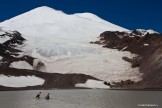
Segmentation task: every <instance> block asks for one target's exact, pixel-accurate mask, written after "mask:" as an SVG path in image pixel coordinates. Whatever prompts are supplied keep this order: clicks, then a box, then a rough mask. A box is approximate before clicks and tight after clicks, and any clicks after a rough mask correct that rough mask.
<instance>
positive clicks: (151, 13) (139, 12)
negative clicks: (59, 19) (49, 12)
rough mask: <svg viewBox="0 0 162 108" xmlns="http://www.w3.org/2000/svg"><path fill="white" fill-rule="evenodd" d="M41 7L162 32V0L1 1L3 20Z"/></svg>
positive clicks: (128, 27)
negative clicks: (93, 16)
mask: <svg viewBox="0 0 162 108" xmlns="http://www.w3.org/2000/svg"><path fill="white" fill-rule="evenodd" d="M39 6H49V7H52V8H54V9H57V10H62V11H63V12H65V13H70V14H71V13H81V12H90V13H93V14H96V15H98V16H99V17H101V18H103V19H105V20H107V21H109V22H112V23H114V24H117V25H119V26H122V27H125V28H127V29H137V28H144V29H154V30H155V31H158V32H161V33H162V7H161V6H162V0H1V1H0V22H2V21H4V20H6V19H9V18H12V17H14V16H16V15H19V14H22V13H24V12H26V11H29V10H31V9H34V8H36V7H39Z"/></svg>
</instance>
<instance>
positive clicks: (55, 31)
mask: <svg viewBox="0 0 162 108" xmlns="http://www.w3.org/2000/svg"><path fill="white" fill-rule="evenodd" d="M0 27H1V31H0V33H1V34H2V35H0V36H1V37H0V40H1V39H2V43H1V44H2V48H3V47H4V46H3V45H4V43H5V41H6V40H10V38H11V37H8V36H7V35H6V34H7V33H8V32H9V30H16V31H18V32H20V33H21V34H20V33H19V34H18V36H22V37H23V38H24V40H21V44H18V45H16V47H15V46H14V48H16V49H17V50H18V52H16V54H14V56H12V57H10V55H9V57H10V58H9V59H7V58H6V55H5V54H2V57H1V59H2V61H7V63H8V64H7V66H9V67H11V68H18V69H29V70H38V71H43V72H48V73H62V74H67V73H71V74H74V73H77V74H86V75H90V76H92V77H94V78H97V79H100V80H103V81H107V82H114V81H116V82H118V81H121V80H128V79H131V80H132V81H140V80H141V77H142V74H141V73H139V68H138V67H136V68H131V63H129V62H127V61H125V60H123V59H122V58H123V57H129V58H133V57H136V55H135V54H131V53H130V52H128V51H119V50H116V49H106V48H102V46H98V45H94V44H90V42H91V41H96V40H98V38H97V37H99V35H100V34H101V33H102V32H104V31H114V32H115V31H118V32H119V31H120V32H122V31H124V32H128V30H127V29H125V28H122V27H120V26H117V25H115V24H112V23H110V22H107V21H105V20H103V19H101V18H99V17H98V16H96V15H94V14H91V13H78V14H70V15H68V14H65V13H63V12H62V11H57V10H54V9H52V8H49V7H46V6H43V7H39V8H36V9H33V10H31V11H29V12H26V13H24V14H22V15H19V16H16V17H14V18H12V19H9V20H6V21H4V22H2V23H0ZM4 31H6V32H4ZM18 32H16V33H18ZM12 34H13V33H12V32H11V35H12ZM4 36H5V38H4ZM5 39H6V40H5ZM13 42H15V40H14V41H13ZM7 48H8V47H6V49H5V50H7ZM9 48H10V47H9ZM7 57H8V56H7ZM11 58H12V59H11ZM10 59H11V60H10ZM90 82H91V81H90ZM78 83H79V82H78ZM87 83H88V84H89V82H88V81H87ZM79 85H82V86H83V84H79ZM77 86H78V85H77ZM84 86H86V85H84Z"/></svg>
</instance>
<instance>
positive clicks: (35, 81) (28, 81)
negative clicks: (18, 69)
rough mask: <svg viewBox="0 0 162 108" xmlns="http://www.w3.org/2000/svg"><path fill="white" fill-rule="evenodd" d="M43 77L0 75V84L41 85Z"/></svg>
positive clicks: (13, 85)
mask: <svg viewBox="0 0 162 108" xmlns="http://www.w3.org/2000/svg"><path fill="white" fill-rule="evenodd" d="M44 82H45V80H44V79H42V78H38V77H36V76H19V77H16V76H5V75H0V85H2V86H6V87H27V86H36V85H43V84H44Z"/></svg>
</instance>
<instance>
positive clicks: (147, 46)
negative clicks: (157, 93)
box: [90, 30, 162, 89]
mask: <svg viewBox="0 0 162 108" xmlns="http://www.w3.org/2000/svg"><path fill="white" fill-rule="evenodd" d="M90 43H92V44H99V45H102V46H103V47H105V48H111V49H118V50H120V51H129V52H131V53H133V54H137V55H138V56H137V57H134V58H133V59H130V58H128V57H123V60H125V61H127V62H130V63H131V64H132V68H134V67H139V68H140V72H141V73H143V76H142V81H139V82H137V83H131V81H121V82H119V83H116V86H117V87H124V88H128V89H161V88H162V34H158V33H154V34H149V33H145V34H143V33H140V31H138V30H134V31H131V32H130V33H128V32H118V31H114V32H113V31H106V32H104V33H102V34H101V35H100V40H99V41H96V42H90ZM130 83H131V84H130Z"/></svg>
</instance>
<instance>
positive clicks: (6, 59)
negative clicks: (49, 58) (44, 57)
mask: <svg viewBox="0 0 162 108" xmlns="http://www.w3.org/2000/svg"><path fill="white" fill-rule="evenodd" d="M0 40H3V41H0V56H1V57H2V59H0V61H1V63H0V66H1V67H9V66H11V63H13V62H18V61H26V62H27V63H29V64H30V65H31V66H33V69H34V70H38V71H44V70H45V66H44V64H43V63H41V62H36V63H34V62H35V61H36V60H37V59H36V58H33V57H31V56H28V55H20V53H21V52H22V51H21V50H19V49H17V47H18V46H21V45H23V43H24V41H25V39H24V38H23V37H22V35H21V33H19V32H18V31H6V30H2V29H0Z"/></svg>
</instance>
